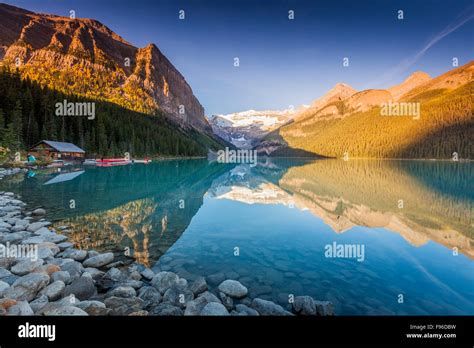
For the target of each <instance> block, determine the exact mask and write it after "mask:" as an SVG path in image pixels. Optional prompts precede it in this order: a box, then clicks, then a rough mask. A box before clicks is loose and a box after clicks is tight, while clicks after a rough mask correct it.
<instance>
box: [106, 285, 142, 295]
mask: <svg viewBox="0 0 474 348" xmlns="http://www.w3.org/2000/svg"><path fill="white" fill-rule="evenodd" d="M106 296H107V297H110V296H116V297H136V296H137V292H136V291H135V289H134V288H132V287H131V286H118V287H116V288H114V289H112V290H110V291H109V292H108V293H107V294H106Z"/></svg>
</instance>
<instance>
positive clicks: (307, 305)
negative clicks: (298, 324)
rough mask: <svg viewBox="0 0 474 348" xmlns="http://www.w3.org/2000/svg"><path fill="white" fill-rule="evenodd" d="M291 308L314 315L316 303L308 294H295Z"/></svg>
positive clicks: (300, 312) (302, 313)
mask: <svg viewBox="0 0 474 348" xmlns="http://www.w3.org/2000/svg"><path fill="white" fill-rule="evenodd" d="M293 310H294V311H295V312H296V313H299V314H301V315H316V314H317V312H316V304H315V303H314V300H313V298H312V297H310V296H296V297H295V299H294V301H293Z"/></svg>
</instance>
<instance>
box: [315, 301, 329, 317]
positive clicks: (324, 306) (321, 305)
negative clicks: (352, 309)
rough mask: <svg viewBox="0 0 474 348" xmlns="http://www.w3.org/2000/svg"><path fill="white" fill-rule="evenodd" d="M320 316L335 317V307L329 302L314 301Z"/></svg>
mask: <svg viewBox="0 0 474 348" xmlns="http://www.w3.org/2000/svg"><path fill="white" fill-rule="evenodd" d="M314 304H315V305H316V311H317V313H318V315H322V316H326V315H334V306H333V304H332V303H331V302H329V301H314Z"/></svg>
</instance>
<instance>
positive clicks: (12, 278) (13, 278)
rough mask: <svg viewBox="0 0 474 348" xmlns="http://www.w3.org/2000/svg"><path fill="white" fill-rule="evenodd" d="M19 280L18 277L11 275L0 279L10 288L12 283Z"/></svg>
mask: <svg viewBox="0 0 474 348" xmlns="http://www.w3.org/2000/svg"><path fill="white" fill-rule="evenodd" d="M19 278H20V277H19V276H17V275H14V274H11V275H9V276H6V277H3V278H2V281H3V282H5V283H7V284H10V286H11V285H13V283H14V282H15V281H16V280H17V279H19Z"/></svg>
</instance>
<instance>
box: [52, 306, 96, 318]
mask: <svg viewBox="0 0 474 348" xmlns="http://www.w3.org/2000/svg"><path fill="white" fill-rule="evenodd" d="M43 314H44V315H51V316H52V315H59V316H87V315H88V314H87V313H86V312H85V311H83V310H82V309H80V308H77V307H75V306H64V307H59V308H55V309H52V310H50V311H46V312H44V313H43Z"/></svg>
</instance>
